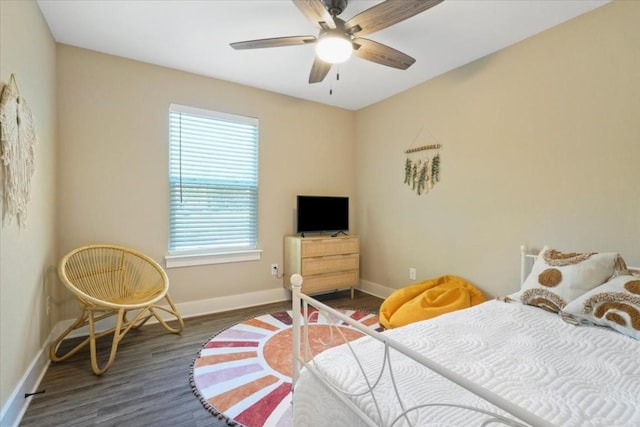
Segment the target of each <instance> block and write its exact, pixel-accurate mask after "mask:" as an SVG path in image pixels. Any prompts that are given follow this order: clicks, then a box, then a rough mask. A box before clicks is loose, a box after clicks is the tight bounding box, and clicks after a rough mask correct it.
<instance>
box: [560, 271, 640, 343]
mask: <svg viewBox="0 0 640 427" xmlns="http://www.w3.org/2000/svg"><path fill="white" fill-rule="evenodd" d="M562 314H563V317H564V318H565V319H566V316H567V315H568V316H570V318H573V319H576V320H578V321H579V322H581V323H583V322H584V323H591V324H595V325H601V326H608V327H610V328H612V329H615V330H616V331H618V332H620V333H623V334H625V335H629V336H630V337H633V338H635V339H637V340H640V276H634V275H631V274H628V275H623V276H618V277H616V278H614V279H611V280H610V281H608V282H607V283H605V284H604V285H601V286H598V287H597V288H595V289H592V290H591V291H589V292H587V293H586V294H584V295H581V296H580V297H578V298H577V299H576V300H574V301H571V302H570V303H569V304H567V306H566V307H565V308H564V310H563V313H562Z"/></svg>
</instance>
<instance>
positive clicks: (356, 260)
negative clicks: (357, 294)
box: [284, 236, 360, 298]
mask: <svg viewBox="0 0 640 427" xmlns="http://www.w3.org/2000/svg"><path fill="white" fill-rule="evenodd" d="M296 273H298V274H301V275H302V277H303V279H304V282H303V283H302V292H304V293H305V294H312V293H317V292H324V291H330V290H335V289H344V288H351V298H353V289H354V287H356V286H358V284H359V283H360V240H359V239H358V237H356V236H337V237H331V236H312V237H300V236H285V238H284V286H285V287H286V288H287V289H291V282H290V278H291V275H292V274H296Z"/></svg>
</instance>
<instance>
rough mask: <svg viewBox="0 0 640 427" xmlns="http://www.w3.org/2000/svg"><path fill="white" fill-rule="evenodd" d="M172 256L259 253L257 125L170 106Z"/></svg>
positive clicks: (248, 120)
mask: <svg viewBox="0 0 640 427" xmlns="http://www.w3.org/2000/svg"><path fill="white" fill-rule="evenodd" d="M169 163H170V164H169V187H170V215H169V251H170V253H174V254H175V253H202V252H212V251H213V252H223V251H234V250H239V251H241V250H245V249H246V250H249V249H255V248H256V246H257V211H258V120H257V119H255V118H251V117H242V116H235V115H230V114H224V113H217V112H213V111H207V110H201V109H197V108H192V107H185V106H181V105H175V104H171V106H170V109H169Z"/></svg>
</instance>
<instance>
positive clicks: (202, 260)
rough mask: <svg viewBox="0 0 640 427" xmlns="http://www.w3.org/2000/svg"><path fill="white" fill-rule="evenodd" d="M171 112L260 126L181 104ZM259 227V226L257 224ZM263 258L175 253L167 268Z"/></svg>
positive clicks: (256, 253)
mask: <svg viewBox="0 0 640 427" xmlns="http://www.w3.org/2000/svg"><path fill="white" fill-rule="evenodd" d="M169 111H173V112H180V113H186V114H195V115H202V116H206V117H213V118H222V119H230V120H233V121H236V122H243V123H248V124H252V125H258V123H259V122H258V119H257V118H255V117H248V116H240V115H236V114H229V113H223V112H219V111H210V110H204V109H201V108H196V107H190V106H186V105H180V104H173V103H172V104H170V105H169ZM256 227H257V224H256ZM261 258H262V249H256V248H253V249H244V250H238V251H231V250H227V251H224V252H203V253H184V252H180V253H175V254H172V253H171V252H169V253H168V254H167V255H166V256H165V267H166V268H179V267H190V266H198V265H213V264H226V263H234V262H247V261H259V260H260V259H261Z"/></svg>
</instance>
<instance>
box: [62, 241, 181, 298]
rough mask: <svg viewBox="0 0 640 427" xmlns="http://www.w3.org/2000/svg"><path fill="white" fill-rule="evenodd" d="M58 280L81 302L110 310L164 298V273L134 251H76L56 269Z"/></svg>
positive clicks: (86, 248)
mask: <svg viewBox="0 0 640 427" xmlns="http://www.w3.org/2000/svg"><path fill="white" fill-rule="evenodd" d="M58 273H59V275H60V279H61V280H62V281H63V282H64V284H65V285H66V286H67V288H69V289H70V290H71V292H73V293H74V294H75V295H76V296H77V297H78V298H79V299H80V300H81V302H82V303H84V304H85V305H88V306H104V307H109V308H120V307H123V306H124V307H126V308H128V309H132V308H139V307H143V306H146V305H148V304H150V303H154V302H156V301H158V300H160V299H162V298H163V297H164V295H165V294H166V293H167V291H168V289H169V280H168V278H167V275H166V273H165V272H164V270H163V269H162V267H160V266H159V265H158V264H157V263H156V262H155V261H154V260H153V259H151V258H149V257H148V256H146V255H144V254H142V253H141V252H138V251H136V250H134V249H130V248H126V247H122V246H115V245H91V246H84V247H82V248H78V249H75V250H73V251H71V252H69V253H68V254H67V255H66V256H65V257H63V258H62V260H61V261H60V264H59V266H58Z"/></svg>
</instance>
